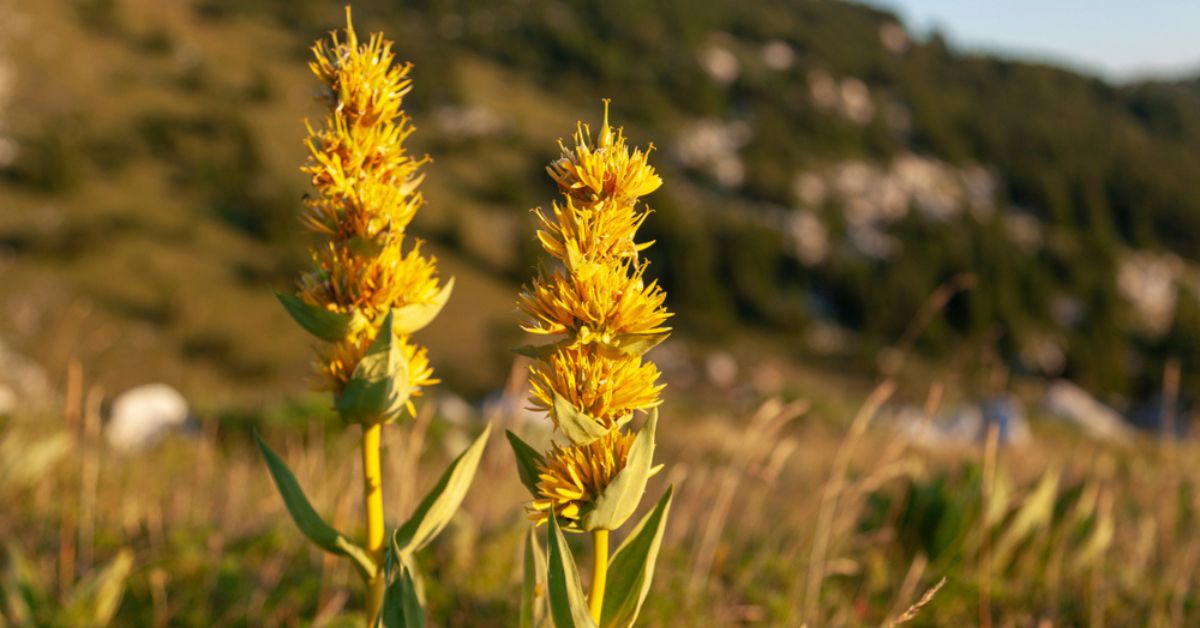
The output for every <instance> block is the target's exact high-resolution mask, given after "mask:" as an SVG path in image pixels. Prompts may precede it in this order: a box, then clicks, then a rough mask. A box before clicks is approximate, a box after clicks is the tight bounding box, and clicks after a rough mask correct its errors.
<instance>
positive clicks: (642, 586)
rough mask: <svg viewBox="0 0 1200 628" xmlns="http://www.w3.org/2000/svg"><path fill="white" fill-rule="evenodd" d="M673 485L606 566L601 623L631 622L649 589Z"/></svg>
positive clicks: (611, 627)
mask: <svg viewBox="0 0 1200 628" xmlns="http://www.w3.org/2000/svg"><path fill="white" fill-rule="evenodd" d="M674 492H675V487H674V486H672V487H670V488H668V489H667V492H666V494H665V495H663V496H662V499H660V500H658V505H656V506H655V507H654V510H651V511H650V512H649V513H647V514H646V516H645V517H643V518H642V520H641V521H640V522H638V525H637V527H636V528H634V529H633V532H630V533H629V536H628V537H627V538H626V539H625V542H624V543H621V547H619V548H617V552H616V553H615V554H613V557H612V562H610V563H609V566H608V586H607V588H606V589H605V590H604V606H603V610H602V611H601V613H600V625H601V626H603V627H604V628H626V627H628V626H632V625H633V622H634V621H636V620H637V616H638V613H639V612H640V611H641V610H642V603H644V602H645V601H646V595H647V594H649V593H650V583H651V581H652V580H653V579H654V565H655V562H656V561H657V559H658V548H659V546H660V545H661V544H662V538H663V530H665V529H666V527H667V511H669V510H670V508H671V496H672V494H673V493H674Z"/></svg>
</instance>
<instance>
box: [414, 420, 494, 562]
mask: <svg viewBox="0 0 1200 628" xmlns="http://www.w3.org/2000/svg"><path fill="white" fill-rule="evenodd" d="M491 433H492V426H491V425H490V424H489V425H488V426H487V427H485V428H484V429H483V433H482V434H480V435H479V437H478V438H476V439H475V442H473V443H471V445H470V446H469V447H467V449H466V450H465V451H463V452H462V453H461V454H459V456H458V458H455V460H454V462H452V463H450V466H449V467H448V468H447V469H446V472H445V473H443V474H442V477H441V479H439V480H438V483H437V484H436V485H434V487H433V489H431V490H430V491H429V494H428V495H426V496H425V499H423V500H421V503H420V505H418V506H417V510H416V512H414V513H413V516H412V518H411V519H409V520H408V521H407V522H406V523H405V524H404V525H402V526H400V528H399V529H397V530H396V532H395V534H394V535H393V536H392V543H393V547H394V548H395V551H396V554H398V555H400V556H405V555H410V554H412V553H413V552H416V551H418V550H420V549H421V548H422V547H425V546H426V545H427V544H428V543H429V542H430V541H432V540H433V538H434V537H435V536H437V535H438V533H439V532H441V531H442V529H443V528H445V527H446V524H447V523H449V522H450V518H451V517H453V516H454V511H456V510H458V506H459V504H461V503H462V500H463V498H464V497H466V495H467V489H468V488H470V487H471V480H472V479H474V477H475V469H476V468H477V467H478V466H479V458H480V457H481V456H482V455H483V448H484V446H485V445H487V440H488V435H489V434H491Z"/></svg>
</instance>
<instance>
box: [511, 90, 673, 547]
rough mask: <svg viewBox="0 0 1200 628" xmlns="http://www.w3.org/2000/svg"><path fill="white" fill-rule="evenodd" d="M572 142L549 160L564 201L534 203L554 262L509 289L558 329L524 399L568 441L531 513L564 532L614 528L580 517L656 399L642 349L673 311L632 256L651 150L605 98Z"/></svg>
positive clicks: (531, 326)
mask: <svg viewBox="0 0 1200 628" xmlns="http://www.w3.org/2000/svg"><path fill="white" fill-rule="evenodd" d="M573 139H574V143H573V145H572V146H570V147H567V146H565V145H564V144H562V142H560V143H559V146H560V148H561V149H562V156H561V157H560V158H558V159H557V160H555V161H554V162H553V163H552V164H550V166H549V167H548V168H547V172H548V173H549V174H550V176H551V178H553V179H554V181H555V182H556V183H557V184H558V189H559V192H560V193H561V194H562V195H563V198H562V200H561V201H560V202H555V203H554V204H553V206H552V209H551V211H549V212H546V211H543V210H541V209H537V210H534V213H535V214H536V216H537V220H538V226H539V228H538V232H537V237H538V240H539V241H540V242H541V244H542V248H543V249H545V251H546V253H547V254H548V255H549V256H550V257H551V258H552V259H553V261H552V262H550V263H548V264H547V265H544V266H543V267H542V268H541V269H540V270H539V273H538V275H537V276H536V278H535V279H534V281H533V283H532V284H531V285H530V286H528V287H527V288H525V289H524V290H523V291H522V293H521V295H520V296H519V298H518V306H519V307H520V309H521V310H522V311H523V312H524V313H525V315H526V316H527V317H528V318H527V320H526V322H525V323H524V324H523V328H524V329H525V330H526V331H528V332H531V333H535V334H542V335H562V336H565V338H564V339H562V340H561V341H559V342H557V343H555V344H553V345H548V346H547V347H545V348H543V349H541V350H539V351H537V352H536V353H535V355H537V356H538V359H537V360H536V361H535V362H534V363H533V364H532V365H531V366H530V384H531V395H530V404H531V407H532V408H533V409H536V410H540V411H545V412H546V413H547V414H548V416H549V418H550V419H551V421H553V423H554V425H555V426H556V427H557V428H558V429H559V431H560V432H561V433H562V434H563V435H564V436H566V437H567V439H568V440H569V441H570V442H569V443H565V444H562V445H559V446H556V447H554V448H553V449H552V450H551V451H550V452H548V455H547V457H546V458H545V459H544V461H543V462H542V464H541V465H540V466H539V469H538V473H539V478H538V482H537V485H536V487H533V488H535V495H534V500H533V502H532V503H531V504H530V505H529V507H528V511H529V515H530V518H532V519H534V520H535V521H538V522H543V521H545V520H546V519H547V518H548V516H549V514H550V513H551V512H553V513H554V515H555V516H556V517H557V518H558V519H559V521H560V524H561V525H562V526H563V527H564V528H566V529H583V527H584V526H592V527H608V526H611V527H616V525H619V524H620V522H619V521H615V522H614V521H607V522H604V521H588V522H587V523H585V521H584V519H585V518H586V517H587V515H588V513H589V512H590V511H591V510H592V509H593V508H594V507H595V505H596V503H597V500H599V499H600V498H601V496H602V495H603V494H604V492H605V489H606V488H607V487H608V486H609V485H610V484H611V483H612V481H613V479H614V478H615V477H617V475H618V474H619V473H620V472H621V471H623V470H624V469H625V468H626V465H627V462H628V459H629V455H630V449H631V446H632V443H633V442H634V436H635V435H634V434H631V433H626V432H623V431H622V426H624V425H627V424H628V423H629V421H630V420H631V419H632V418H633V415H634V413H635V412H638V411H649V410H652V409H654V408H656V407H657V406H658V405H659V404H660V403H661V400H660V398H659V394H660V392H661V391H662V388H663V386H662V385H661V384H659V383H658V379H659V371H658V369H657V368H656V367H655V366H654V364H653V363H652V362H648V361H645V360H644V359H643V358H642V355H643V354H644V353H645V352H646V351H648V350H649V349H650V348H652V347H653V346H654V345H655V344H657V343H658V342H661V341H662V340H663V339H664V338H666V336H667V334H668V333H669V332H670V329H669V328H668V327H666V326H665V324H666V321H667V319H668V318H670V316H671V314H670V313H669V312H668V311H667V310H666V307H665V305H664V300H665V298H666V294H665V293H664V292H663V290H662V288H661V287H660V286H659V285H658V284H657V283H656V282H646V281H645V279H644V275H645V271H646V262H645V261H642V260H640V259H639V254H640V253H641V251H643V250H644V249H645V248H646V247H647V246H649V245H650V243H638V242H637V241H636V240H635V235H636V233H637V230H638V228H639V227H640V226H641V225H642V223H643V222H644V221H645V220H646V216H647V215H648V213H649V212H648V210H646V208H645V207H644V206H643V205H642V204H641V203H640V199H641V197H642V196H644V195H646V194H649V193H650V192H653V191H654V190H655V189H657V188H658V187H659V186H660V185H661V184H662V180H661V179H660V178H659V176H658V174H657V173H656V172H655V171H654V168H653V167H652V166H650V164H649V163H648V156H649V150H647V151H642V150H640V149H632V150H631V149H630V148H629V147H628V146H627V144H626V140H625V135H624V132H623V130H622V129H620V128H613V127H612V126H610V125H609V122H608V102H607V101H605V106H604V122H603V124H602V125H601V127H600V133H599V136H598V137H593V136H592V133H591V129H590V128H589V127H588V126H587V125H585V124H583V123H580V124H578V125H577V126H576V131H575V135H574V138H573ZM650 446H651V447H652V445H650ZM647 463H648V459H647ZM643 482H644V478H643ZM639 497H640V494H639ZM589 529H591V528H589Z"/></svg>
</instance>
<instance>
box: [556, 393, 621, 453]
mask: <svg viewBox="0 0 1200 628" xmlns="http://www.w3.org/2000/svg"><path fill="white" fill-rule="evenodd" d="M554 418H555V420H556V421H557V423H558V429H559V430H561V431H562V433H563V435H565V436H566V437H567V438H568V439H570V440H571V442H572V443H574V444H576V445H586V444H588V443H590V442H592V441H594V440H596V439H597V438H600V437H601V436H604V435H605V434H607V433H608V432H609V428H607V427H604V425H603V424H602V423H600V421H597V420H596V419H594V418H592V417H591V416H588V415H587V414H586V413H584V412H580V411H579V410H578V409H577V408H576V407H575V406H573V405H571V402H570V401H567V400H566V399H565V398H564V397H563V396H562V395H560V394H558V393H557V392H556V393H554Z"/></svg>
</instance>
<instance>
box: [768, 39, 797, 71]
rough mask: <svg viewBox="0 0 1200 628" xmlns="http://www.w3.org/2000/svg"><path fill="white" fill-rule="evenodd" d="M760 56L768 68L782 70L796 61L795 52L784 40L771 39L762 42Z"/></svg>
mask: <svg viewBox="0 0 1200 628" xmlns="http://www.w3.org/2000/svg"><path fill="white" fill-rule="evenodd" d="M762 58H763V63H765V64H766V66H767V67H768V68H771V69H772V70H775V71H776V72H782V71H784V70H786V69H788V68H790V67H792V64H793V63H794V62H795V61H796V53H795V52H793V51H792V47H791V46H790V45H788V43H787V42H786V41H783V40H781V39H772V40H771V41H768V42H767V43H765V44H763V48H762Z"/></svg>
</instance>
